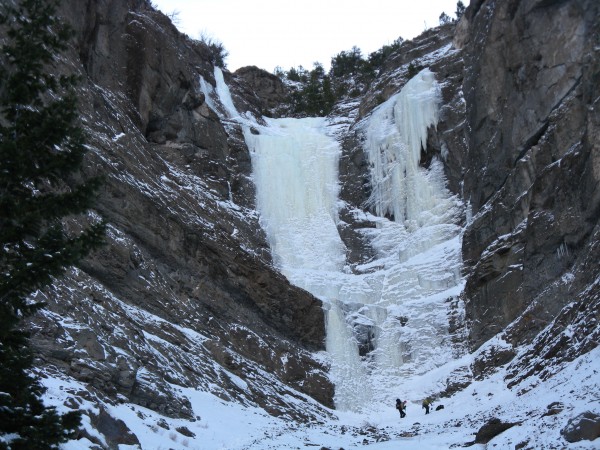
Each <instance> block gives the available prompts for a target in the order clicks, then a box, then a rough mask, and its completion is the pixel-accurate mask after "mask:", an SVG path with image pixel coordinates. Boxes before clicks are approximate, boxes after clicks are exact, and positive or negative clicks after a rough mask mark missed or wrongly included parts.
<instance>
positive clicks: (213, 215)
mask: <svg viewBox="0 0 600 450" xmlns="http://www.w3.org/2000/svg"><path fill="white" fill-rule="evenodd" d="M61 14H62V15H63V16H64V17H65V18H66V20H67V21H68V22H69V23H71V24H72V26H73V27H74V29H75V31H76V38H75V42H74V44H73V47H72V48H71V50H70V53H69V54H68V55H67V61H68V62H67V65H68V67H66V68H64V70H66V71H72V70H75V71H77V72H79V73H80V74H81V75H82V78H83V79H84V82H83V83H82V85H81V87H80V91H79V93H78V94H79V98H80V109H81V117H82V124H83V126H84V128H85V130H86V132H87V134H88V143H89V146H90V152H89V153H88V155H87V160H86V164H85V173H86V174H97V173H102V174H103V175H104V176H105V178H106V183H105V184H104V186H103V187H102V189H101V192H100V195H99V199H98V202H97V212H98V213H99V214H100V215H102V216H103V217H104V218H105V219H106V220H107V221H108V224H109V227H108V228H109V229H108V235H107V245H106V246H105V247H103V248H102V249H101V250H99V251H98V252H97V253H96V254H95V255H93V256H91V257H90V258H88V259H87V260H86V261H84V262H83V263H82V264H81V267H80V268H79V269H77V270H75V269H74V270H73V271H71V272H69V273H68V274H67V276H66V277H64V279H62V280H60V281H58V282H57V283H55V285H54V286H52V288H50V289H48V290H47V291H45V292H43V293H39V294H38V295H39V296H40V297H43V298H44V300H45V301H46V302H47V303H48V305H49V307H48V309H47V310H46V311H44V313H43V314H41V315H39V316H38V317H36V318H35V320H34V321H33V322H32V323H31V324H30V329H31V330H32V332H33V342H34V344H35V346H36V347H37V349H38V362H39V365H40V366H43V367H44V368H45V370H48V371H49V373H54V374H64V375H67V376H69V377H71V378H72V379H74V380H77V381H78V382H80V383H83V384H84V385H85V386H86V390H87V391H86V393H85V394H84V393H82V392H73V396H74V397H75V398H80V397H81V396H82V395H86V396H90V398H91V399H92V400H91V401H94V402H97V403H99V404H102V403H109V404H116V403H121V402H124V401H125V402H131V403H133V404H137V405H141V406H144V407H147V408H150V409H152V410H155V411H157V412H160V413H161V414H163V415H166V416H170V417H182V418H188V419H191V418H193V411H192V409H191V405H190V402H189V400H188V399H187V397H186V396H185V395H184V394H182V393H180V392H178V391H177V390H176V389H173V387H172V386H173V384H176V385H178V386H183V387H186V388H194V389H203V390H207V391H208V390H210V391H211V392H213V393H214V394H215V395H218V396H220V397H221V398H224V399H228V400H236V401H238V402H241V403H243V404H245V405H256V406H260V407H262V408H264V409H265V410H267V411H269V412H270V413H271V414H274V415H284V416H286V417H290V418H293V419H295V420H299V421H305V420H313V419H315V418H317V417H323V415H327V414H328V413H327V412H326V410H324V409H323V408H322V407H321V406H320V405H319V403H317V402H320V403H321V404H323V405H326V406H332V399H333V386H332V385H331V383H330V381H329V379H328V378H327V374H326V371H327V367H325V365H324V364H323V363H321V362H318V361H316V360H315V359H314V357H313V356H312V354H311V353H310V352H311V351H315V350H320V349H322V348H323V346H324V316H323V311H322V307H321V302H320V301H319V300H317V299H316V298H314V297H313V296H311V295H310V294H308V293H307V292H305V291H303V290H301V289H299V288H296V287H294V286H292V285H290V284H289V282H288V281H287V280H286V279H285V278H284V277H283V276H282V275H280V274H279V273H277V272H276V271H275V270H274V269H273V267H272V264H271V260H270V256H269V251H268V245H267V243H266V241H265V237H264V235H263V233H262V231H261V228H260V226H259V224H258V217H257V215H256V213H255V212H254V209H253V206H254V188H253V186H252V183H251V181H250V179H249V175H250V170H251V165H250V156H249V153H248V150H247V148H246V146H245V144H244V142H243V138H242V136H241V132H240V130H239V129H237V128H236V127H234V126H233V125H231V124H227V123H225V124H224V123H222V122H221V120H219V118H218V116H217V115H216V114H215V113H214V112H213V111H211V110H210V109H209V108H208V105H207V104H206V102H205V98H204V95H203V94H202V93H201V91H200V86H199V82H200V77H203V78H204V79H205V80H206V81H207V82H209V83H212V84H214V79H213V67H212V66H211V65H210V63H209V61H210V54H209V50H208V49H207V48H206V47H205V46H203V44H200V43H197V42H194V41H191V40H190V39H189V38H187V37H185V36H182V35H181V34H179V33H178V32H177V30H176V29H175V27H174V26H173V25H172V24H171V22H170V21H169V20H168V18H167V17H166V16H164V15H163V14H161V13H158V12H156V11H154V10H153V9H152V8H151V7H150V6H149V3H148V2H146V1H143V0H130V1H123V2H121V1H118V2H115V1H92V0H90V1H86V2H80V1H65V2H63V6H62V10H61ZM61 70H63V69H61ZM227 78H228V79H227V81H228V83H230V85H231V86H232V90H233V91H234V92H241V93H243V92H244V89H243V88H241V87H239V86H238V85H237V84H236V81H235V79H234V78H233V77H231V75H230V74H227ZM235 100H236V102H238V101H239V102H245V103H244V108H245V109H250V110H253V111H256V110H257V106H256V99H255V98H250V99H249V100H245V99H244V98H243V96H242V95H241V94H236V95H235ZM298 391H299V392H301V393H304V394H307V395H308V396H311V397H313V398H314V399H316V400H317V402H313V403H310V402H306V405H304V406H299V405H300V403H296V404H291V403H289V402H285V401H284V400H282V398H283V397H286V396H289V395H296V396H297V395H298V394H297V393H296V392H298ZM105 422H106V425H107V428H106V433H104V432H103V433H104V434H105V436H107V439H108V437H109V434H111V433H113V434H114V433H116V434H120V435H122V437H123V438H126V436H125V435H126V433H125V431H123V432H122V433H121V432H120V431H119V426H120V425H119V424H116V423H112V422H110V421H108V422H107V421H101V423H100V424H99V425H98V429H100V425H102V424H104V423H105ZM111 439H112V438H111ZM112 440H113V441H115V442H121V441H118V439H116V438H115V439H112ZM132 442H133V441H132ZM121 443H127V442H125V441H122V442H121Z"/></svg>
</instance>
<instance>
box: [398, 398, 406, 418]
mask: <svg viewBox="0 0 600 450" xmlns="http://www.w3.org/2000/svg"><path fill="white" fill-rule="evenodd" d="M396 409H397V410H398V411H400V418H401V419H402V418H404V416H406V412H404V411H405V410H406V400H405V401H401V400H400V399H399V398H397V399H396Z"/></svg>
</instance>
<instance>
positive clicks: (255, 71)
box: [234, 66, 289, 117]
mask: <svg viewBox="0 0 600 450" xmlns="http://www.w3.org/2000/svg"><path fill="white" fill-rule="evenodd" d="M234 75H235V76H236V77H237V78H238V80H240V81H241V82H243V83H245V84H246V85H247V86H248V88H249V90H250V92H251V93H252V95H254V96H256V97H257V98H258V99H259V100H260V112H261V113H262V115H264V116H268V117H276V116H277V115H276V110H277V108H278V107H279V106H281V104H282V103H285V101H286V100H287V96H288V95H289V92H288V89H287V87H286V85H285V84H284V83H283V81H281V78H279V77H278V76H276V75H273V74H272V73H269V72H267V71H266V70H263V69H259V68H258V67H256V66H246V67H241V68H239V69H238V70H236V71H235V72H234Z"/></svg>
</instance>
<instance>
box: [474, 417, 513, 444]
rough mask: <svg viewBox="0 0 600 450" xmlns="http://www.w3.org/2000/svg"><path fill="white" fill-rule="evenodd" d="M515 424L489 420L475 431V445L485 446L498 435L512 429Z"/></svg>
mask: <svg viewBox="0 0 600 450" xmlns="http://www.w3.org/2000/svg"><path fill="white" fill-rule="evenodd" d="M515 425H517V423H510V422H503V421H501V420H500V419H496V418H493V419H490V420H488V421H487V422H486V423H485V424H484V425H482V426H481V428H480V429H479V430H478V431H477V434H476V435H475V443H476V444H487V443H488V442H490V441H491V440H492V439H494V438H495V437H496V436H498V435H499V434H500V433H502V432H504V431H506V430H508V429H509V428H512V427H514V426H515Z"/></svg>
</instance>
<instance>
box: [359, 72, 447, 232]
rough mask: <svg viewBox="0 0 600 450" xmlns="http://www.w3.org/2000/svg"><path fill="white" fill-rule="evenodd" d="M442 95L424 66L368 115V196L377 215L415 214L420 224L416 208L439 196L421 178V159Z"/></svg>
mask: <svg viewBox="0 0 600 450" xmlns="http://www.w3.org/2000/svg"><path fill="white" fill-rule="evenodd" d="M440 101H441V99H440V88H439V86H438V84H437V82H436V81H435V76H434V74H433V73H432V72H431V71H430V70H429V69H423V70H422V71H421V72H419V73H418V74H417V75H416V76H415V77H414V78H412V79H411V80H410V81H409V82H408V83H406V85H405V86H404V88H403V89H402V90H401V91H400V93H399V94H396V95H395V96H393V97H391V98H390V99H389V100H388V101H387V102H385V103H384V104H382V105H381V106H380V107H379V108H378V109H377V110H376V111H375V112H374V113H373V115H372V117H371V119H370V120H369V122H368V128H367V130H366V136H367V149H368V157H369V161H370V162H371V166H372V169H371V182H372V187H373V191H372V195H371V199H370V202H371V204H373V205H374V207H375V213H376V214H377V215H380V216H386V215H391V216H393V217H394V220H396V221H398V222H402V221H404V220H416V221H418V222H419V225H420V224H422V220H420V217H419V215H420V213H421V212H422V211H424V210H428V209H431V207H432V206H433V205H434V204H435V201H436V197H439V193H438V192H435V190H433V189H432V187H431V185H430V183H428V182H427V180H426V179H425V172H424V171H423V170H422V169H421V168H420V167H419V162H420V160H421V148H425V146H426V143H427V130H428V128H429V127H431V126H437V123H438V111H439V103H440Z"/></svg>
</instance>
